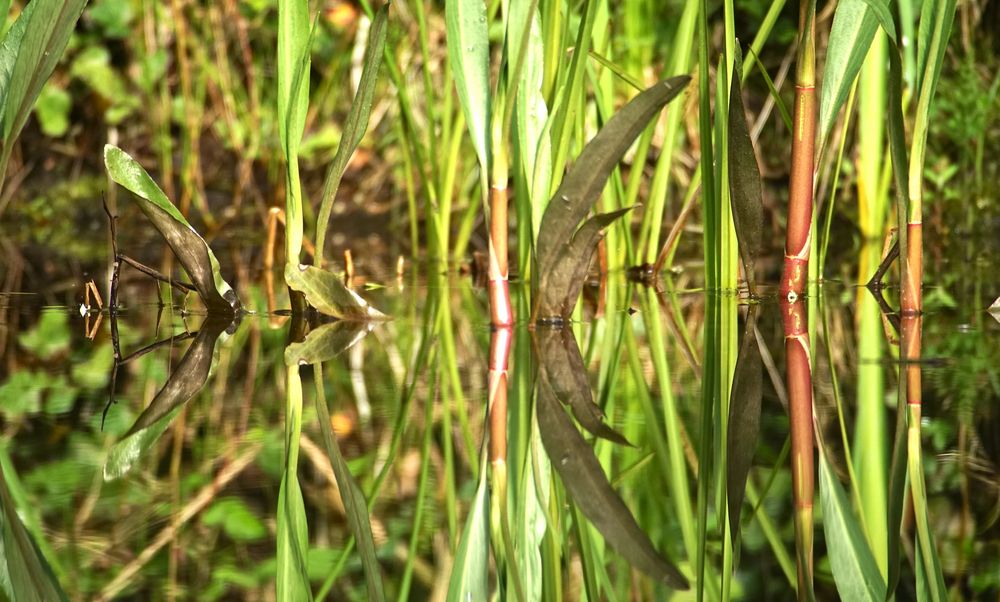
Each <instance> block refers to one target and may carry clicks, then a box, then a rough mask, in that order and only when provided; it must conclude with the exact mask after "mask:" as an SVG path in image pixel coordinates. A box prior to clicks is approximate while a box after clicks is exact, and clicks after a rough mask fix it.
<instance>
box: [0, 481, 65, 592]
mask: <svg viewBox="0 0 1000 602" xmlns="http://www.w3.org/2000/svg"><path fill="white" fill-rule="evenodd" d="M0 505H2V506H3V507H2V509H0V538H2V539H0V543H2V545H0V587H2V589H3V592H4V593H5V594H6V595H7V599H9V600H17V601H18V602H21V601H22V600H25V601H27V602H35V601H37V602H48V601H49V600H66V599H67V598H66V594H65V592H63V590H62V587H60V586H59V581H58V580H57V579H56V577H55V575H54V574H53V573H52V568H51V567H50V566H49V563H48V562H47V561H46V560H45V557H44V556H43V555H42V552H41V550H39V549H38V546H37V545H36V544H35V541H34V539H32V537H31V535H30V534H29V533H28V530H27V529H26V528H25V527H24V524H23V523H22V522H21V518H20V517H19V516H18V514H17V509H16V508H15V507H14V500H13V498H12V496H11V494H10V490H9V489H8V487H7V480H6V477H5V476H4V473H3V469H0Z"/></svg>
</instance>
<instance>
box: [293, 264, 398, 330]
mask: <svg viewBox="0 0 1000 602" xmlns="http://www.w3.org/2000/svg"><path fill="white" fill-rule="evenodd" d="M285 283H287V284H288V286H289V288H291V289H292V290H294V291H299V292H300V293H302V294H303V295H305V296H306V301H308V302H309V305H312V306H313V307H315V308H316V310H317V311H319V312H320V313H322V314H326V315H328V316H332V317H334V318H338V319H340V320H354V321H366V320H388V319H389V318H388V316H386V315H385V314H383V313H382V312H380V311H379V310H377V309H375V308H374V307H372V306H371V305H369V304H368V302H367V301H365V300H364V299H362V298H361V295H359V294H357V293H356V292H354V291H352V290H351V289H349V288H347V287H346V286H345V285H344V283H343V282H342V281H341V280H340V278H338V277H337V276H336V275H334V274H332V273H330V272H327V271H326V270H321V269H319V268H316V267H313V266H306V265H300V266H294V265H292V264H286V265H285Z"/></svg>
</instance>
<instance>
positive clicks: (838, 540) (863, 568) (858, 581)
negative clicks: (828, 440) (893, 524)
mask: <svg viewBox="0 0 1000 602" xmlns="http://www.w3.org/2000/svg"><path fill="white" fill-rule="evenodd" d="M819 480H820V503H821V504H822V507H823V532H824V533H826V546H827V549H828V550H829V558H830V567H831V569H832V570H833V579H834V581H836V583H837V592H838V593H839V594H840V598H841V599H842V600H870V601H872V602H883V601H884V600H885V581H883V580H882V574H881V573H879V570H878V565H877V564H876V563H875V557H874V556H873V555H872V551H871V549H870V548H869V547H868V540H867V539H865V535H864V533H863V532H862V531H861V526H860V525H858V521H857V520H856V519H855V517H854V511H853V510H852V509H851V503H850V501H849V500H848V499H847V495H846V494H845V493H844V489H843V488H842V487H841V486H840V481H838V480H837V475H835V474H834V473H833V471H832V470H830V466H829V465H828V463H827V460H826V454H825V453H823V452H822V451H821V453H820V454H819Z"/></svg>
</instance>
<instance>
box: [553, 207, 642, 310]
mask: <svg viewBox="0 0 1000 602" xmlns="http://www.w3.org/2000/svg"><path fill="white" fill-rule="evenodd" d="M630 209H631V207H628V208H625V209H618V210H616V211H611V212H608V213H601V214H599V215H595V216H594V217H592V218H590V219H588V220H587V221H586V222H584V224H583V225H582V226H580V229H579V230H577V231H576V234H574V235H573V237H572V238H571V239H569V240H567V241H565V243H564V244H562V245H561V246H560V247H559V250H560V253H559V254H558V255H557V256H556V258H555V260H554V262H553V264H552V267H551V268H550V269H549V271H548V272H546V273H545V274H544V275H543V277H542V279H541V282H542V286H541V289H540V290H539V291H538V295H539V298H538V315H539V316H540V317H543V318H549V317H555V316H558V317H560V318H568V317H569V315H570V314H571V313H572V312H573V307H574V306H575V305H576V298H577V297H579V296H580V289H582V288H583V282H584V280H585V279H586V278H587V270H588V269H589V268H590V259H591V257H593V255H594V248H595V247H596V246H597V242H598V241H599V240H600V239H601V229H602V228H604V227H605V226H607V225H609V224H610V223H611V222H613V221H615V220H616V219H618V217H620V216H621V215H624V214H625V213H626V212H627V211H629V210H630Z"/></svg>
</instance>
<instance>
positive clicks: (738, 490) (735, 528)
mask: <svg viewBox="0 0 1000 602" xmlns="http://www.w3.org/2000/svg"><path fill="white" fill-rule="evenodd" d="M731 106H732V105H730V107H731ZM757 307H758V306H756V305H751V306H750V308H749V309H748V311H747V321H746V329H745V330H744V331H743V343H742V345H740V353H739V355H738V356H737V358H736V368H735V369H734V371H733V387H732V393H731V394H730V396H729V433H728V435H727V439H726V450H727V451H726V461H727V463H728V467H727V469H726V495H727V496H728V497H727V499H728V505H729V529H730V536H731V537H732V541H733V549H734V550H737V549H738V547H737V542H738V541H739V537H738V536H739V531H740V510H741V508H742V506H743V496H744V494H745V493H746V485H747V475H748V474H749V473H750V467H751V466H752V465H753V456H754V451H755V450H756V448H757V437H758V435H759V434H760V400H761V396H762V395H763V386H764V368H763V363H762V362H761V356H760V347H759V346H758V343H757V336H756V335H755V334H754V330H755V328H756V325H757Z"/></svg>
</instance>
